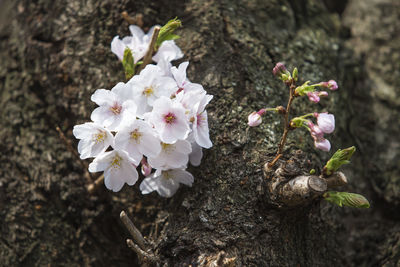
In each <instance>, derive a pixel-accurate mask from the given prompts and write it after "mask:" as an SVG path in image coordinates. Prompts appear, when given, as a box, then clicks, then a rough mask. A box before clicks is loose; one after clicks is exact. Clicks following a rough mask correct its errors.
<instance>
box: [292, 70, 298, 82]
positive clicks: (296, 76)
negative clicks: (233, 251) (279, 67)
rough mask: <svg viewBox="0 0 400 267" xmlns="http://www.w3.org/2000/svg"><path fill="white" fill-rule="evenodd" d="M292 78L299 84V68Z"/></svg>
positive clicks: (294, 71)
mask: <svg viewBox="0 0 400 267" xmlns="http://www.w3.org/2000/svg"><path fill="white" fill-rule="evenodd" d="M292 76H293V79H294V81H295V82H297V80H298V76H299V71H298V70H297V68H294V70H293V74H292Z"/></svg>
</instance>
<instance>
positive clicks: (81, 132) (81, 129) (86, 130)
mask: <svg viewBox="0 0 400 267" xmlns="http://www.w3.org/2000/svg"><path fill="white" fill-rule="evenodd" d="M94 125H96V124H95V123H93V122H86V123H84V124H79V125H75V126H74V129H73V130H72V134H73V135H74V136H75V138H77V139H84V138H91V137H92V134H93V132H95V131H96V130H95V129H96V128H95V127H94Z"/></svg>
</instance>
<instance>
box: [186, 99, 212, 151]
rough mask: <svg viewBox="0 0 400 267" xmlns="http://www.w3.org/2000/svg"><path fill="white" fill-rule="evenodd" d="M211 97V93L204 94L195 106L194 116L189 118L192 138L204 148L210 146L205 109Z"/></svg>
mask: <svg viewBox="0 0 400 267" xmlns="http://www.w3.org/2000/svg"><path fill="white" fill-rule="evenodd" d="M212 98H213V96H212V95H204V97H203V98H202V99H201V101H200V102H199V103H198V104H197V105H196V106H195V109H196V114H195V116H193V117H192V118H191V122H192V123H193V125H192V129H193V137H194V140H196V143H197V144H198V145H199V146H201V147H204V148H210V147H211V146H212V142H211V140H210V130H209V128H208V116H207V111H206V110H205V107H206V105H207V104H208V103H209V102H210V101H211V99H212Z"/></svg>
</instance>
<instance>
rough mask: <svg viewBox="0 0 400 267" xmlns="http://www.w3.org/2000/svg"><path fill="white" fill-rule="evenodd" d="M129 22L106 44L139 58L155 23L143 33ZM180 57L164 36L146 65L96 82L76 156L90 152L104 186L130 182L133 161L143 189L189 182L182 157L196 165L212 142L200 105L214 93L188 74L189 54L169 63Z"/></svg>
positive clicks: (163, 189)
mask: <svg viewBox="0 0 400 267" xmlns="http://www.w3.org/2000/svg"><path fill="white" fill-rule="evenodd" d="M129 29H130V32H131V36H127V37H124V38H122V40H121V39H120V38H119V36H116V37H114V39H113V41H112V43H111V51H112V52H113V53H114V54H116V56H117V57H118V58H119V59H120V60H121V61H122V60H124V53H125V52H126V49H129V50H130V52H131V54H132V56H133V59H134V63H135V64H141V62H140V60H141V59H142V58H143V57H144V56H145V54H146V52H147V48H148V47H149V44H150V39H151V37H152V32H153V30H154V27H153V28H151V29H150V31H149V32H148V33H147V34H145V33H144V32H143V31H142V30H141V29H140V28H139V27H137V26H134V25H131V26H130V27H129ZM181 57H183V53H182V52H181V50H180V49H179V47H178V46H177V45H176V44H175V42H174V40H167V41H163V42H162V43H161V44H160V46H159V47H158V49H157V51H156V53H154V55H153V57H152V59H153V61H154V62H156V63H157V64H156V65H155V64H148V65H146V66H145V67H144V68H143V69H142V70H141V71H140V73H138V74H136V75H134V76H133V77H132V78H130V80H129V81H127V82H126V83H124V82H119V83H117V84H116V85H115V86H114V87H113V88H112V89H111V90H107V89H98V90H96V91H95V92H94V94H93V95H92V96H91V100H92V101H93V102H94V103H96V104H97V105H98V107H97V108H96V109H94V110H93V112H92V114H91V117H90V118H91V120H92V121H91V122H87V123H84V124H81V125H76V126H75V127H74V129H73V134H74V135H75V137H76V138H77V139H80V141H79V143H78V152H79V154H80V157H81V159H87V158H94V160H93V161H92V163H90V165H89V171H90V172H101V171H103V172H104V183H105V186H106V187H107V188H108V189H109V190H112V191H114V192H118V191H120V190H121V188H122V187H123V185H124V184H125V183H127V184H128V185H134V184H135V183H136V182H137V180H138V179H139V175H138V171H137V167H139V165H140V168H141V172H142V174H143V175H144V176H145V178H144V179H143V181H142V182H141V184H140V190H141V192H142V194H148V193H151V192H153V191H157V192H158V194H159V195H161V196H163V197H171V196H172V195H174V194H175V192H176V191H177V189H178V188H179V185H180V184H184V185H187V186H191V185H192V183H193V181H194V178H193V175H192V174H190V173H189V172H188V171H186V168H187V165H188V163H189V162H190V163H191V165H193V166H198V165H200V162H201V158H202V156H203V154H202V148H210V147H211V146H212V142H211V140H210V137H209V128H208V119H207V111H206V106H207V104H208V103H209V102H210V100H211V99H212V98H213V96H212V95H209V94H207V92H206V91H205V90H204V88H203V86H202V85H200V84H197V83H192V82H190V81H189V80H188V79H187V77H186V69H187V67H188V65H189V62H183V63H181V64H180V65H179V66H178V67H175V66H172V64H171V61H173V60H176V59H179V58H181ZM153 170H154V171H153Z"/></svg>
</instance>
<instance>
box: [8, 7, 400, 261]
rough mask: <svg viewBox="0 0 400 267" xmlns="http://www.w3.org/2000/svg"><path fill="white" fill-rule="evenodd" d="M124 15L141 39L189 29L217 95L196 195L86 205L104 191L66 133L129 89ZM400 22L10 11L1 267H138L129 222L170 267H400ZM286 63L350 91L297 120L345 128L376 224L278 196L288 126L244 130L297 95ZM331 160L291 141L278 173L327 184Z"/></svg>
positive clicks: (338, 143) (331, 14)
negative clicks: (122, 58) (119, 41)
mask: <svg viewBox="0 0 400 267" xmlns="http://www.w3.org/2000/svg"><path fill="white" fill-rule="evenodd" d="M338 2H340V4H338ZM335 3H336V4H335ZM371 7H372V8H373V9H372V10H373V12H372V14H373V15H370V13H369V12H370V10H371ZM343 10H344V12H343ZM124 11H126V12H127V13H128V14H130V15H132V16H133V15H135V14H143V21H144V28H145V29H148V28H149V27H150V26H152V25H154V24H163V23H165V22H166V21H168V20H169V19H171V18H174V17H175V16H177V17H178V18H180V19H182V22H183V28H182V29H181V30H180V31H179V35H180V36H182V38H181V39H179V40H178V41H177V43H178V45H179V46H180V47H181V49H182V50H183V52H184V54H185V57H184V59H183V60H185V61H186V60H189V61H190V65H189V68H188V77H189V79H190V80H191V81H193V82H197V83H201V84H202V85H203V86H204V87H205V89H206V90H207V91H208V92H209V93H210V94H213V95H214V99H213V100H212V102H211V103H210V104H209V108H208V116H209V123H210V135H211V139H212V141H213V143H214V146H213V147H212V148H211V149H210V150H207V151H204V152H205V154H204V158H203V161H202V164H201V166H200V167H198V168H194V167H190V168H189V171H190V172H191V173H193V175H194V177H195V183H194V184H193V187H192V188H187V187H181V188H180V189H179V191H178V192H177V194H176V195H175V196H174V197H173V198H171V199H165V198H161V197H159V196H158V195H157V194H156V193H152V194H150V195H141V193H140V191H139V190H138V186H137V185H135V186H133V187H128V186H125V187H124V188H123V190H122V191H121V192H119V193H112V192H111V191H107V190H106V189H105V188H103V187H102V188H100V190H98V191H97V192H96V193H95V194H93V195H90V194H88V193H87V191H86V186H87V179H95V178H96V177H92V178H90V177H86V178H85V174H86V173H87V172H86V171H85V170H84V169H83V167H82V164H81V163H80V162H79V161H78V160H77V159H76V157H74V155H73V154H72V153H71V152H70V151H68V149H67V147H66V145H65V143H63V142H62V140H61V139H60V137H59V134H58V132H57V131H56V127H57V126H59V127H60V128H61V130H62V131H63V132H64V133H65V135H66V137H67V138H69V139H71V140H72V142H73V144H74V146H76V145H77V140H75V139H74V138H73V136H72V127H73V126H74V125H76V124H79V123H83V122H86V121H89V119H90V113H91V111H92V110H93V109H94V107H95V104H94V103H92V102H91V101H90V96H91V94H92V93H93V92H94V91H95V90H96V89H98V88H107V89H110V88H112V87H113V86H114V85H115V84H116V83H117V82H119V81H124V79H125V78H124V71H123V69H122V65H121V63H120V62H119V61H118V60H117V58H116V57H115V56H114V55H113V54H112V53H111V51H110V43H111V40H112V38H113V37H114V36H115V35H120V36H126V35H128V23H127V22H126V21H125V20H124V19H123V16H122V15H121V13H122V12H124ZM366 14H367V15H366ZM398 15H399V5H398V4H397V3H394V2H393V1H383V0H381V1H378V0H370V1H355V0H354V1H349V2H348V1H330V0H325V1H317V0H301V1H295V0H288V1H278V0H268V1H261V0H245V1H228V0H203V1H197V0H191V1H177V0H169V1H163V0H152V1H128V0H123V1H112V0H104V1H94V0H87V1H78V0H70V1H50V0H40V1H28V0H19V1H11V0H8V1H1V2H0V88H1V91H0V93H1V99H0V104H1V108H0V114H1V118H2V119H1V120H0V138H1V139H2V142H1V143H0V151H1V155H0V166H1V168H0V231H1V233H0V258H1V259H2V261H1V264H4V266H16V265H19V266H43V265H67V266H76V265H86V266H132V265H133V266H137V265H139V261H138V258H137V255H135V253H134V252H133V251H132V250H130V249H129V248H128V246H127V245H126V239H127V238H131V237H130V236H129V232H128V231H127V230H126V229H125V228H124V225H123V223H122V222H121V221H120V220H119V214H120V212H121V211H122V210H125V211H126V212H127V214H128V216H129V217H130V218H131V219H132V220H133V222H134V224H135V225H136V226H137V227H138V228H139V230H140V231H141V233H142V234H143V235H144V236H145V237H146V238H147V240H148V241H149V242H150V243H151V244H152V249H153V252H154V254H155V255H156V256H157V258H158V259H159V261H160V265H164V266H189V265H192V266H196V265H200V266H219V265H225V266H334V265H345V266H348V265H356V266H363V265H364V266H373V265H375V266H376V265H378V266H379V265H385V264H386V265H387V266H393V265H396V264H399V249H400V235H399V230H400V229H399V223H398V221H399V219H400V216H399V215H398V213H395V211H396V210H397V211H398V207H399V203H400V202H399V200H400V193H399V189H398V188H399V185H400V178H399V177H400V175H399V168H398V166H399V161H398V158H399V157H398V156H399V153H400V152H399V151H400V150H399V149H398V147H399V141H398V138H397V136H398V134H399V129H398V125H399V118H400V116H399V110H400V102H399V99H400V98H399V92H398V90H397V91H396V90H395V88H398V87H399V86H400V80H399V79H398V77H399V74H400V73H399V71H400V70H399V69H398V59H399V58H400V56H399V55H400V47H399V45H398V44H399V43H400V42H398V36H400V35H398V34H397V35H396V34H395V33H396V32H397V33H399V29H400V23H399V21H398V19H396V18H398ZM383 17H385V18H387V17H389V19H387V20H383V19H382V18H383ZM362 18H367V22H368V23H364V19H362ZM379 18H381V19H379ZM389 25H390V27H389ZM386 26H388V27H386ZM368 31H370V32H371V31H372V32H375V33H377V35H373V36H369V35H367V34H366V33H367V32H368ZM350 33H352V34H350ZM392 36H397V37H396V39H392ZM396 40H397V42H396ZM376 48H378V49H376ZM388 51H389V52H390V53H388ZM387 53H388V54H390V56H391V57H389V55H388V54H387ZM376 58H378V59H379V60H377V59H376ZM278 61H284V62H285V63H286V65H287V67H289V68H290V69H292V68H293V67H298V68H299V75H300V77H301V81H302V82H304V81H307V80H313V81H322V80H329V79H335V80H337V81H338V84H339V86H340V89H339V90H338V91H336V92H332V93H330V96H329V98H327V99H324V100H323V101H322V102H321V105H312V104H310V103H309V102H308V101H307V100H305V99H295V101H294V104H293V108H292V112H293V113H292V114H298V115H302V114H304V113H309V112H313V111H329V112H330V113H334V114H335V116H336V122H337V129H336V130H335V134H333V135H332V138H331V142H332V144H333V147H332V150H331V152H334V151H336V150H337V149H338V148H344V147H348V146H350V145H353V144H355V145H356V146H357V149H358V151H357V152H356V154H355V155H354V156H353V159H354V160H353V163H352V164H351V165H349V166H347V167H346V168H344V170H343V172H344V173H346V177H347V178H348V182H349V185H348V186H347V187H344V188H343V189H344V190H349V191H352V192H357V193H360V194H363V195H366V196H367V198H369V199H370V200H372V208H371V209H370V210H352V209H349V208H338V207H334V206H332V205H330V204H328V203H324V202H321V198H320V197H318V195H315V196H314V195H313V197H311V198H310V200H309V201H306V202H304V203H301V205H297V206H296V205H295V206H294V207H288V206H287V205H280V204H279V203H281V201H279V199H278V198H274V195H273V194H271V191H270V188H271V183H272V182H273V179H269V178H268V175H267V176H265V175H264V173H263V165H264V164H265V163H266V162H268V161H270V160H271V159H273V157H274V156H275V155H274V154H275V152H276V148H277V145H278V142H279V139H280V137H281V134H282V130H283V129H282V121H281V118H280V117H279V116H277V115H273V114H268V115H266V116H265V117H264V118H263V120H264V121H263V123H262V124H261V126H260V127H257V128H251V129H248V127H247V116H248V114H250V113H251V112H252V111H254V110H258V109H260V108H263V107H266V106H269V107H276V106H281V105H282V106H285V104H286V102H285V101H287V97H288V88H287V87H285V86H284V85H283V84H282V83H281V82H280V81H279V80H277V79H276V78H274V77H273V75H272V68H273V67H274V65H275V63H277V62H278ZM395 64H397V65H395ZM396 66H397V67H396ZM396 77H397V79H396ZM396 125H397V126H396ZM331 154H332V153H329V155H331ZM329 155H328V154H327V153H320V152H317V151H316V150H315V149H314V148H313V145H312V141H311V138H310V137H309V136H308V134H307V133H305V132H304V131H302V130H296V131H291V132H290V133H289V135H288V142H287V146H286V148H285V150H284V155H283V157H282V158H280V159H279V160H278V162H277V164H276V165H277V166H276V168H279V167H282V168H283V170H284V174H283V177H284V179H287V180H290V179H292V178H295V177H298V176H301V175H304V174H307V173H309V171H310V170H311V169H312V168H314V169H316V170H317V171H320V170H321V168H322V167H323V164H324V163H325V162H326V160H327V159H328V158H329ZM85 164H87V163H85ZM274 171H276V169H274ZM313 179H314V180H313V183H317V182H318V180H315V178H313ZM316 186H318V187H321V186H322V185H315V184H314V187H316ZM278 204H279V205H278ZM1 264H0V265H1ZM212 264H214V265H212Z"/></svg>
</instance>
